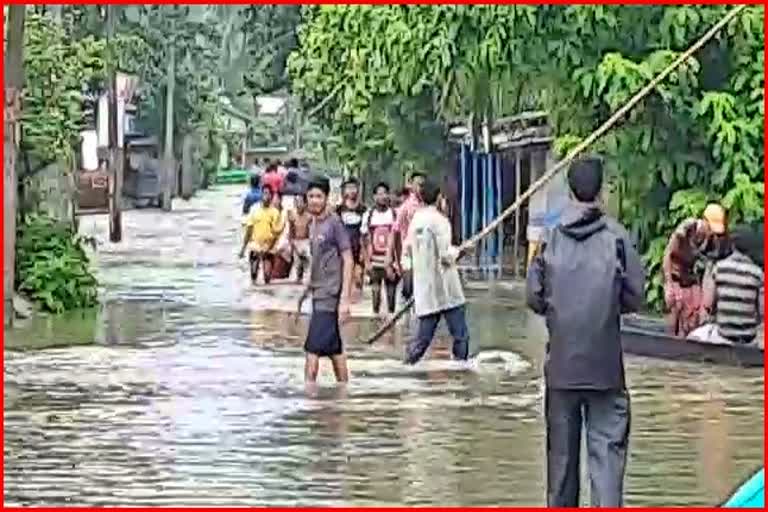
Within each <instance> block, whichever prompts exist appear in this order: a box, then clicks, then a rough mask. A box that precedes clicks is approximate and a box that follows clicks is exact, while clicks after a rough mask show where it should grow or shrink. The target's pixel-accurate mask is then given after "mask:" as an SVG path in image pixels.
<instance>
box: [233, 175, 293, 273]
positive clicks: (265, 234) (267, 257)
mask: <svg viewBox="0 0 768 512" xmlns="http://www.w3.org/2000/svg"><path fill="white" fill-rule="evenodd" d="M261 194H262V195H261V203H260V204H257V205H254V206H253V207H252V208H251V209H250V212H249V213H248V217H247V218H246V221H245V236H244V237H243V245H242V247H241V248H240V257H241V258H242V257H244V256H245V251H246V249H247V248H249V249H250V250H249V253H248V262H249V264H250V271H251V282H252V283H253V284H256V280H257V278H258V275H259V267H261V269H262V273H263V275H264V284H269V282H270V281H271V280H272V265H273V263H274V261H273V259H274V253H273V250H274V248H275V244H276V243H277V240H278V239H279V238H280V234H281V233H282V231H283V225H282V222H281V218H280V212H279V211H278V210H277V208H275V207H274V206H273V205H272V189H271V188H270V187H269V186H267V185H265V186H264V187H262V189H261Z"/></svg>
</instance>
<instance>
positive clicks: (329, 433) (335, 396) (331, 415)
mask: <svg viewBox="0 0 768 512" xmlns="http://www.w3.org/2000/svg"><path fill="white" fill-rule="evenodd" d="M315 390H316V392H317V394H316V398H318V399H319V400H322V401H323V403H322V405H321V406H320V407H319V408H317V409H315V410H310V411H308V412H307V414H308V418H307V420H308V422H307V423H308V424H309V425H312V427H311V428H312V431H311V432H310V436H311V438H312V441H310V445H311V446H313V447H314V448H315V449H316V450H317V451H318V452H319V454H318V455H319V456H317V457H311V459H312V460H313V462H312V463H310V464H309V465H308V471H307V473H308V474H310V475H325V476H328V475H334V474H335V475H337V476H339V477H343V474H341V473H343V472H344V470H345V469H346V467H347V465H348V463H349V454H348V450H347V448H346V440H347V434H348V431H349V425H348V418H347V415H346V413H345V412H344V410H343V408H342V407H341V402H343V401H344V400H345V399H346V398H347V386H346V385H337V386H334V387H333V388H332V389H328V388H325V389H323V390H322V391H321V390H319V388H317V385H316V384H315ZM344 480H345V478H339V479H338V480H337V482H338V483H339V484H341V483H342V482H343V481H344Z"/></svg>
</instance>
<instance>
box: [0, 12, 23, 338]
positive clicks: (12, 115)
mask: <svg viewBox="0 0 768 512" xmlns="http://www.w3.org/2000/svg"><path fill="white" fill-rule="evenodd" d="M25 10H26V6H25V5H11V6H9V7H8V18H7V23H8V28H7V30H8V39H7V45H6V50H5V105H4V107H5V108H4V110H3V123H4V130H5V131H4V137H3V152H4V154H5V159H4V161H3V187H4V189H3V190H4V197H3V211H4V212H5V213H4V215H3V234H4V236H3V265H4V267H5V272H3V298H4V300H3V324H4V326H6V327H8V326H10V325H11V323H12V322H13V292H14V282H15V279H16V202H17V198H16V194H17V192H18V178H17V176H16V154H17V150H18V145H19V135H20V133H19V122H18V119H19V116H20V115H21V89H22V87H23V85H24V15H25Z"/></svg>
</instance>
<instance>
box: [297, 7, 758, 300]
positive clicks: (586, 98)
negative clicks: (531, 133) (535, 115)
mask: <svg viewBox="0 0 768 512" xmlns="http://www.w3.org/2000/svg"><path fill="white" fill-rule="evenodd" d="M728 8H729V7H728V6H672V5H668V6H667V5H658V6H624V5H610V6H609V5H599V6H594V5H591V6H590V5H574V6H544V5H542V6H501V5H499V6H468V5H467V6H464V5H445V6H402V5H390V6H317V7H310V8H307V10H306V12H305V23H304V25H303V26H302V29H301V31H300V37H299V43H300V46H299V48H298V50H297V51H296V52H294V54H293V55H292V56H291V58H290V71H291V74H292V77H293V85H294V90H295V91H296V93H297V94H299V95H300V96H301V97H302V99H303V101H304V102H305V103H306V104H307V105H316V104H318V103H319V102H320V101H322V100H323V99H324V98H326V97H327V96H328V95H333V97H332V99H331V100H330V101H328V102H327V103H326V105H325V106H324V108H323V109H322V110H321V112H320V114H319V115H320V118H321V119H322V120H323V121H324V122H325V123H326V124H327V125H328V126H330V127H331V129H332V131H333V132H334V134H335V135H337V136H338V137H339V138H340V139H341V140H347V141H349V143H350V144H353V145H355V146H357V145H361V144H362V145H365V144H366V143H367V142H368V140H369V137H370V134H371V133H376V129H377V127H380V126H381V124H382V122H387V121H388V120H389V119H390V117H389V116H388V115H384V116H382V115H381V112H382V108H381V107H380V105H379V103H380V102H381V101H382V100H384V101H388V99H394V101H395V102H397V103H399V104H401V105H402V104H405V102H407V101H408V99H412V98H425V97H426V98H428V100H429V101H428V102H429V103H430V107H429V108H425V109H424V110H425V111H427V110H431V111H432V112H433V114H434V120H439V121H440V122H442V123H443V124H445V123H446V122H447V121H450V120H451V119H455V118H461V119H466V118H467V117H468V116H474V117H475V118H477V117H480V116H483V117H488V118H491V119H492V118H493V117H498V116H501V115H505V114H513V113H516V112H518V111H520V110H522V109H525V108H530V107H537V108H544V109H546V110H547V111H548V112H549V115H550V122H551V124H552V125H553V128H554V129H555V132H556V134H557V136H558V140H557V143H556V148H557V149H558V150H559V151H565V150H567V149H569V148H570V147H572V146H573V145H574V144H575V143H577V142H578V141H579V140H581V139H582V138H583V137H586V136H587V135H588V134H589V133H590V132H591V131H592V130H594V129H596V128H597V127H598V126H599V125H600V124H601V123H602V122H604V121H605V120H606V119H607V118H608V117H609V116H610V114H611V113H612V112H613V111H615V110H616V109H617V108H619V107H620V106H621V105H622V104H623V103H625V102H626V101H627V100H628V99H629V98H630V97H631V96H632V95H633V94H634V93H635V92H637V91H638V90H639V89H640V88H642V87H643V86H644V85H645V84H646V83H647V82H648V81H649V80H650V79H651V77H653V76H654V75H655V74H657V73H658V72H659V71H661V69H662V68H664V67H665V66H666V65H667V64H668V63H669V62H671V60H673V59H674V58H675V57H676V56H677V55H678V54H679V52H682V51H683V50H684V49H685V48H687V46H688V45H689V44H691V43H692V42H693V40H695V39H696V38H697V37H698V36H700V35H701V34H702V33H703V32H704V31H706V30H707V29H708V28H709V27H710V26H711V25H713V24H714V23H715V22H716V21H717V20H718V19H720V18H721V17H722V16H723V15H724V13H725V12H726V10H727V9H728ZM763 17H764V11H763V7H762V6H754V7H749V8H747V9H746V10H745V12H744V13H742V14H741V16H740V17H739V18H738V19H737V20H735V21H734V22H733V23H732V24H731V25H730V26H729V27H728V28H727V29H726V30H725V31H723V32H722V33H721V34H720V35H719V36H718V37H717V38H716V39H715V40H713V41H712V42H710V43H709V44H708V45H706V46H705V47H704V48H703V49H702V50H701V51H699V52H698V53H697V54H696V55H695V56H694V57H693V58H691V59H690V60H689V61H687V62H686V63H685V64H684V65H683V66H681V67H680V68H678V70H677V71H676V72H674V73H673V74H672V75H671V76H670V77H669V78H668V79H667V80H666V81H665V82H664V83H663V84H662V85H660V86H659V87H658V88H657V89H656V90H655V91H654V92H653V93H652V94H651V95H650V96H649V97H648V98H646V100H644V101H643V102H642V104H641V105H639V106H638V107H637V108H636V109H635V110H634V111H633V112H632V113H631V114H629V115H628V116H627V118H626V119H625V120H624V121H623V122H622V123H620V125H619V126H617V127H615V128H614V129H613V130H612V131H611V132H610V133H609V134H608V135H606V136H605V137H604V138H603V139H602V140H601V141H600V142H599V143H598V144H597V145H596V147H595V148H593V149H594V150H595V151H597V152H600V153H601V154H602V155H603V156H604V157H605V161H606V163H607V169H608V171H609V174H610V177H611V179H612V180H614V181H615V182H616V185H617V189H618V191H619V193H620V195H621V216H622V220H623V221H624V222H625V223H626V224H628V225H629V226H630V227H631V229H632V231H633V232H634V233H635V234H636V235H637V237H638V239H639V241H640V244H641V247H642V249H643V251H645V255H646V261H647V264H648V266H649V270H650V272H651V273H652V274H653V275H655V274H657V273H658V272H657V270H658V265H659V262H660V260H661V253H662V251H663V247H664V243H665V241H666V237H667V236H668V234H669V232H670V231H671V229H672V228H673V227H674V225H675V224H676V223H678V222H679V221H681V220H682V218H684V217H685V216H690V215H699V214H700V213H701V211H702V210H703V208H704V206H705V204H706V202H707V201H710V200H719V201H722V202H723V204H724V205H725V206H726V207H728V208H729V210H730V212H729V213H730V217H731V219H732V221H741V220H744V221H754V222H757V221H761V220H762V218H763V185H762V184H763V179H764V178H763V176H764V170H763V167H762V161H763V143H762V133H763V120H764V111H763V97H764V91H763V46H764V34H763V29H762V27H763ZM334 93H335V94H334ZM382 119H383V120H384V121H382ZM377 136H378V137H380V135H377ZM387 137H390V138H391V137H392V130H390V131H389V132H387V131H386V130H385V136H384V137H383V138H384V139H387ZM387 150H388V151H391V150H394V151H398V152H400V151H405V150H401V147H399V146H398V145H397V144H395V145H391V146H389V147H388V148H387ZM659 284H660V283H659V280H658V278H657V277H654V279H653V280H652V281H651V284H650V285H649V295H648V298H649V301H650V302H651V303H653V304H656V303H658V300H659Z"/></svg>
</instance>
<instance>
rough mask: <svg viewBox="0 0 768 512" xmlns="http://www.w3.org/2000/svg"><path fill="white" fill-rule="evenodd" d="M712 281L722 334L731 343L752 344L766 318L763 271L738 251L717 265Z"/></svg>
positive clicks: (716, 320)
mask: <svg viewBox="0 0 768 512" xmlns="http://www.w3.org/2000/svg"><path fill="white" fill-rule="evenodd" d="M712 278H713V280H714V284H715V297H716V299H715V323H716V324H717V330H718V332H719V333H720V335H721V336H722V337H724V338H726V339H728V340H730V341H735V342H750V341H752V340H753V339H754V338H755V336H756V335H757V327H758V325H759V323H760V319H761V316H762V303H763V283H764V276H763V269H761V268H760V267H758V266H757V265H755V264H754V262H753V261H752V260H751V259H750V258H749V257H748V256H746V255H744V254H743V253H740V252H738V251H734V252H733V253H732V254H731V255H730V256H728V257H727V258H725V259H723V260H720V261H718V262H717V263H716V264H715V268H714V271H713V274H712Z"/></svg>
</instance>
